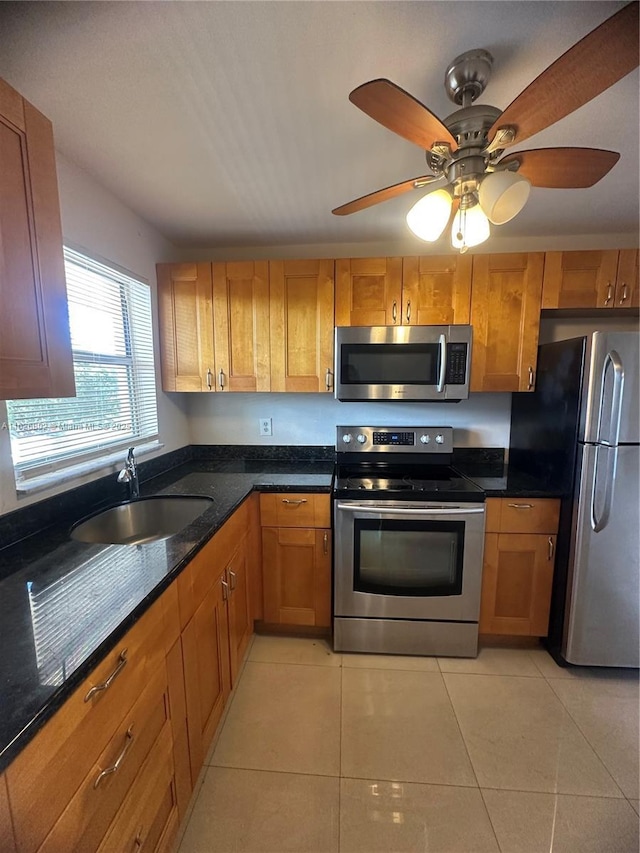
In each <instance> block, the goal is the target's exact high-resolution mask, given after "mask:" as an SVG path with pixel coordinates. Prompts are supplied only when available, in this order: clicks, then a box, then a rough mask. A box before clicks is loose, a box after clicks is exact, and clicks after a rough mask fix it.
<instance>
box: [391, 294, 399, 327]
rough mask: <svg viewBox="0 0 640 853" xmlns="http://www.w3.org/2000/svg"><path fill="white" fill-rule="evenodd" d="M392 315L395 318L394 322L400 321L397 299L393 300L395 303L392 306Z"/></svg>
mask: <svg viewBox="0 0 640 853" xmlns="http://www.w3.org/2000/svg"><path fill="white" fill-rule="evenodd" d="M391 317H392V318H393V322H394V323H397V322H398V303H397V302H396V300H395V299H394V300H393V305H392V306H391Z"/></svg>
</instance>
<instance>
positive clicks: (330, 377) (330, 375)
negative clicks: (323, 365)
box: [324, 367, 333, 391]
mask: <svg viewBox="0 0 640 853" xmlns="http://www.w3.org/2000/svg"><path fill="white" fill-rule="evenodd" d="M324 381H325V384H326V386H327V391H331V389H332V388H333V373H332V372H331V368H330V367H327V373H326V376H325V377H324Z"/></svg>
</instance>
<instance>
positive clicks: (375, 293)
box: [336, 258, 402, 326]
mask: <svg viewBox="0 0 640 853" xmlns="http://www.w3.org/2000/svg"><path fill="white" fill-rule="evenodd" d="M400 323H402V258H341V259H340V260H337V261H336V326H393V325H394V324H400Z"/></svg>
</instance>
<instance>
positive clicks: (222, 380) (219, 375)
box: [218, 368, 224, 390]
mask: <svg viewBox="0 0 640 853" xmlns="http://www.w3.org/2000/svg"><path fill="white" fill-rule="evenodd" d="M218 382H219V383H220V388H222V389H223V390H224V370H223V369H222V368H220V373H219V374H218Z"/></svg>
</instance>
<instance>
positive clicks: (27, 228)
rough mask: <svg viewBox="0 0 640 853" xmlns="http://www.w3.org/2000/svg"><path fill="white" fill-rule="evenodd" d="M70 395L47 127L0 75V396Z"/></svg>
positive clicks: (64, 304)
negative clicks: (0, 78)
mask: <svg viewBox="0 0 640 853" xmlns="http://www.w3.org/2000/svg"><path fill="white" fill-rule="evenodd" d="M74 394H75V381H74V375H73V358H72V353H71V339H70V334H69V314H68V306H67V292H66V287H65V275H64V261H63V255H62V228H61V225H60V203H59V200H58V183H57V177H56V162H55V152H54V148H53V130H52V127H51V122H50V121H49V120H48V119H47V118H45V117H44V116H43V115H42V113H40V112H38V110H36V109H35V107H33V106H32V105H31V104H30V103H28V101H25V100H24V98H22V97H21V96H20V95H19V94H18V92H16V91H15V89H12V88H11V86H9V85H7V84H6V83H5V82H4V81H3V80H0V399H4V400H7V399H8V400H10V399H29V398H37V397H72V396H73V395H74Z"/></svg>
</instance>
